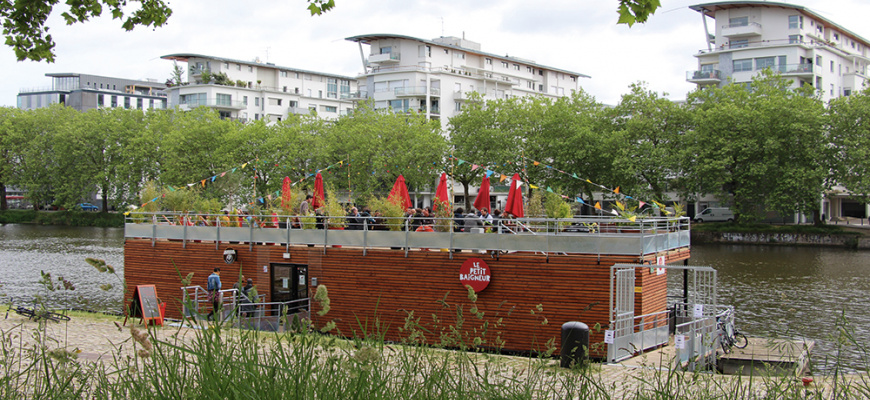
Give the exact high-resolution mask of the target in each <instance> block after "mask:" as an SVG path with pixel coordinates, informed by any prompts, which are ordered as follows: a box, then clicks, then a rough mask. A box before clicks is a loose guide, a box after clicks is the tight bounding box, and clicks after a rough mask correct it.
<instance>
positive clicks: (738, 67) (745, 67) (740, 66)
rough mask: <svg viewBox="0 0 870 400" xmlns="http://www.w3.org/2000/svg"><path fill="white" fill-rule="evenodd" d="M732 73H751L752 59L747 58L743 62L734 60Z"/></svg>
mask: <svg viewBox="0 0 870 400" xmlns="http://www.w3.org/2000/svg"><path fill="white" fill-rule="evenodd" d="M733 65H734V68H733V69H734V72H742V71H752V59H751V58H747V59H745V60H734V61H733Z"/></svg>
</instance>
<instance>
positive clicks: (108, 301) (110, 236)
mask: <svg viewBox="0 0 870 400" xmlns="http://www.w3.org/2000/svg"><path fill="white" fill-rule="evenodd" d="M123 246H124V230H123V229H121V228H81V227H65V226H35V225H18V224H5V225H0V260H3V261H2V262H0V285H2V287H0V294H2V295H3V297H4V299H3V300H2V301H3V302H8V301H9V297H14V298H15V299H16V302H19V301H22V302H23V303H25V304H27V303H31V302H33V301H34V299H35V297H36V296H41V297H43V298H44V299H45V301H46V304H47V305H48V306H49V307H55V308H71V307H72V308H85V309H91V310H97V311H114V312H119V311H120V310H122V304H121V295H122V293H123V289H122V287H123V284H122V283H121V282H120V281H119V280H118V279H117V278H115V277H114V276H110V275H108V274H105V273H100V272H99V271H97V270H96V269H95V268H94V267H92V266H90V265H88V264H87V263H86V262H85V258H87V257H93V258H101V259H104V260H106V263H108V264H109V265H112V266H114V267H115V270H116V271H117V274H118V277H120V278H123V271H124V266H123V261H124V248H123ZM40 270H42V271H45V272H48V273H51V275H52V277H53V278H54V279H55V282H57V280H56V279H57V278H58V277H59V276H63V277H64V278H65V279H67V280H69V281H71V282H72V283H73V284H74V285H75V287H76V289H75V290H73V291H65V290H59V291H54V292H51V291H49V290H47V289H46V288H45V286H44V285H42V284H40V283H39V280H40V278H41V275H40V273H39V271H40ZM106 283H109V284H112V285H114V288H112V290H109V291H104V290H102V289H100V285H102V284H106Z"/></svg>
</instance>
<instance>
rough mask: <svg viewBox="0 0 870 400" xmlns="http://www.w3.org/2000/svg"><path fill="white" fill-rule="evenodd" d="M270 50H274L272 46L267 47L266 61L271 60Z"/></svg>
mask: <svg viewBox="0 0 870 400" xmlns="http://www.w3.org/2000/svg"><path fill="white" fill-rule="evenodd" d="M269 50H272V47H269V46H267V47H266V62H269Z"/></svg>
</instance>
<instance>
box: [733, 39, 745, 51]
mask: <svg viewBox="0 0 870 400" xmlns="http://www.w3.org/2000/svg"><path fill="white" fill-rule="evenodd" d="M744 47H749V39H736V40H732V41H731V43H730V44H729V45H728V48H730V49H741V48H744Z"/></svg>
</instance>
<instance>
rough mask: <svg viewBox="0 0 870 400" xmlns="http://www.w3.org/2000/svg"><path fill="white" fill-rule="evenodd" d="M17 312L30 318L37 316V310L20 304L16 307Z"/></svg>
mask: <svg viewBox="0 0 870 400" xmlns="http://www.w3.org/2000/svg"><path fill="white" fill-rule="evenodd" d="M15 313H17V314H18V315H22V316H25V317H27V318H28V319H30V318H33V317H35V316H36V312H35V311H33V310H31V309H29V308H26V307H21V306H18V307H17V308H15Z"/></svg>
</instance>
